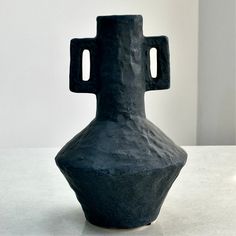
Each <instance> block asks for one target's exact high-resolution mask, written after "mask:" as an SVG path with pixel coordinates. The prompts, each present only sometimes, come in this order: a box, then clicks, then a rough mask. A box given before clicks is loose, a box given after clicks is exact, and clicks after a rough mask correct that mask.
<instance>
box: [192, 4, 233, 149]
mask: <svg viewBox="0 0 236 236" xmlns="http://www.w3.org/2000/svg"><path fill="white" fill-rule="evenodd" d="M199 3H200V5H199V89H198V91H199V92H198V129H197V131H198V132H197V133H198V135H197V143H198V144H206V145H219V144H221V145H224V144H236V136H235V135H236V123H235V122H236V96H235V94H236V33H235V32H236V1H235V0H227V1H224V0H200V2H199Z"/></svg>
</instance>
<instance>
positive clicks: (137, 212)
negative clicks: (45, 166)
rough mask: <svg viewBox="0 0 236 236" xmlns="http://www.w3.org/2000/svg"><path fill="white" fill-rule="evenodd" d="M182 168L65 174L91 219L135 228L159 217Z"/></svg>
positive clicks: (68, 172) (116, 225) (106, 223)
mask: <svg viewBox="0 0 236 236" xmlns="http://www.w3.org/2000/svg"><path fill="white" fill-rule="evenodd" d="M59 165H60V164H59ZM62 169H63V167H62ZM180 169H181V168H180V167H168V168H164V169H153V170H151V171H150V170H149V171H143V172H139V173H132V171H131V173H122V174H114V173H113V174H112V173H109V172H108V173H106V172H103V171H91V170H70V171H68V170H67V171H63V173H64V175H65V176H66V178H67V180H68V182H69V184H70V186H71V187H72V188H73V190H74V191H75V193H76V196H77V199H78V200H79V202H80V203H81V206H82V208H83V211H84V214H85V217H86V219H87V220H88V221H89V222H91V223H92V224H95V225H99V226H103V227H107V228H134V227H139V226H143V225H147V224H150V223H151V222H153V221H154V220H155V219H156V218H157V216H158V214H159V212H160V208H161V206H162V203H163V201H164V199H165V197H166V195H167V192H168V190H169V189H170V187H171V185H172V183H173V182H174V180H175V178H176V177H177V175H178V174H179V171H180Z"/></svg>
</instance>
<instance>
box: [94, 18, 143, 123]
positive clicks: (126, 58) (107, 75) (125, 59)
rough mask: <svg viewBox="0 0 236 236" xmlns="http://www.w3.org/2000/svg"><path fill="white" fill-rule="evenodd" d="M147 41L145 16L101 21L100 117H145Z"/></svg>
mask: <svg viewBox="0 0 236 236" xmlns="http://www.w3.org/2000/svg"><path fill="white" fill-rule="evenodd" d="M143 40H144V37H143V32H142V17H141V16H138V15H136V16H132V15H131V16H106V17H98V18H97V37H96V42H97V50H98V51H97V58H96V62H97V65H96V66H97V79H98V80H99V90H98V91H99V92H98V93H97V117H99V118H108V119H116V117H117V116H120V115H123V116H125V117H129V116H133V115H135V116H142V117H145V110H144V92H145V79H144V60H143V58H144V56H143Z"/></svg>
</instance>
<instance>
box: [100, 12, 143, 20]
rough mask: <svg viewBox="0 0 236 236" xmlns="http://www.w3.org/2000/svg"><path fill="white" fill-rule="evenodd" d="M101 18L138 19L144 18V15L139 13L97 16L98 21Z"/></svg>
mask: <svg viewBox="0 0 236 236" xmlns="http://www.w3.org/2000/svg"><path fill="white" fill-rule="evenodd" d="M101 19H111V20H122V19H137V20H143V17H142V15H139V14H128V15H104V16H97V21H100V20H101Z"/></svg>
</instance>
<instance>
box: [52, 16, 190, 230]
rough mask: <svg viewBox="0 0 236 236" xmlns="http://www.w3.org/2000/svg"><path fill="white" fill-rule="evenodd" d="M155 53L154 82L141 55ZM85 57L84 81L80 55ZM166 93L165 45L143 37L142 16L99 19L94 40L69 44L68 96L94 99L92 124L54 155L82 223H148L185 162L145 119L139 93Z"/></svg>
mask: <svg viewBox="0 0 236 236" xmlns="http://www.w3.org/2000/svg"><path fill="white" fill-rule="evenodd" d="M153 47H154V48H156V49H157V52H158V56H157V67H158V75H157V78H152V77H151V73H150V59H149V52H150V49H151V48H153ZM85 49H88V50H89V51H90V63H91V72H90V79H89V80H88V81H83V79H82V52H83V50H85ZM169 85H170V72H169V49H168V39H167V37H165V36H159V37H144V36H143V31H142V16H140V15H125V16H99V17H97V36H96V37H95V38H91V39H72V41H71V64H70V90H71V91H72V92H77V93H94V94H96V97H97V113H96V117H95V119H94V120H93V121H92V122H91V123H90V124H89V125H88V126H87V127H86V128H85V129H84V130H82V131H81V132H80V133H79V134H77V135H76V136H75V137H74V138H72V140H70V141H69V142H68V143H67V144H66V145H65V146H64V147H63V148H62V149H61V151H60V152H59V153H58V154H57V156H56V163H57V165H58V167H59V168H60V170H61V172H62V173H63V174H64V176H65V178H66V179H67V181H68V182H69V184H70V186H71V188H72V189H73V190H74V192H75V194H76V196H77V199H78V200H79V202H80V204H81V206H82V208H83V211H84V214H85V217H86V219H87V220H88V221H89V222H91V223H93V224H95V225H99V226H103V227H109V228H110V227H114V228H133V227H138V226H142V225H147V224H150V223H151V222H152V221H154V220H155V219H156V218H157V216H158V214H159V212H160V208H161V206H162V203H163V201H164V199H165V197H166V195H167V192H168V190H169V189H170V187H171V185H172V183H173V182H174V180H175V179H176V177H177V176H178V174H179V172H180V170H181V168H182V167H183V166H184V164H185V162H186V159H187V154H186V153H185V151H184V150H183V149H181V148H180V147H178V146H177V145H175V144H174V143H173V142H172V141H171V140H170V139H169V138H168V137H167V136H166V135H165V134H164V133H163V132H162V131H160V130H159V129H158V128H157V127H156V126H155V125H154V124H153V123H151V122H150V121H149V120H147V119H146V116H145V110H144V93H145V91H148V90H158V89H168V88H169Z"/></svg>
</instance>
